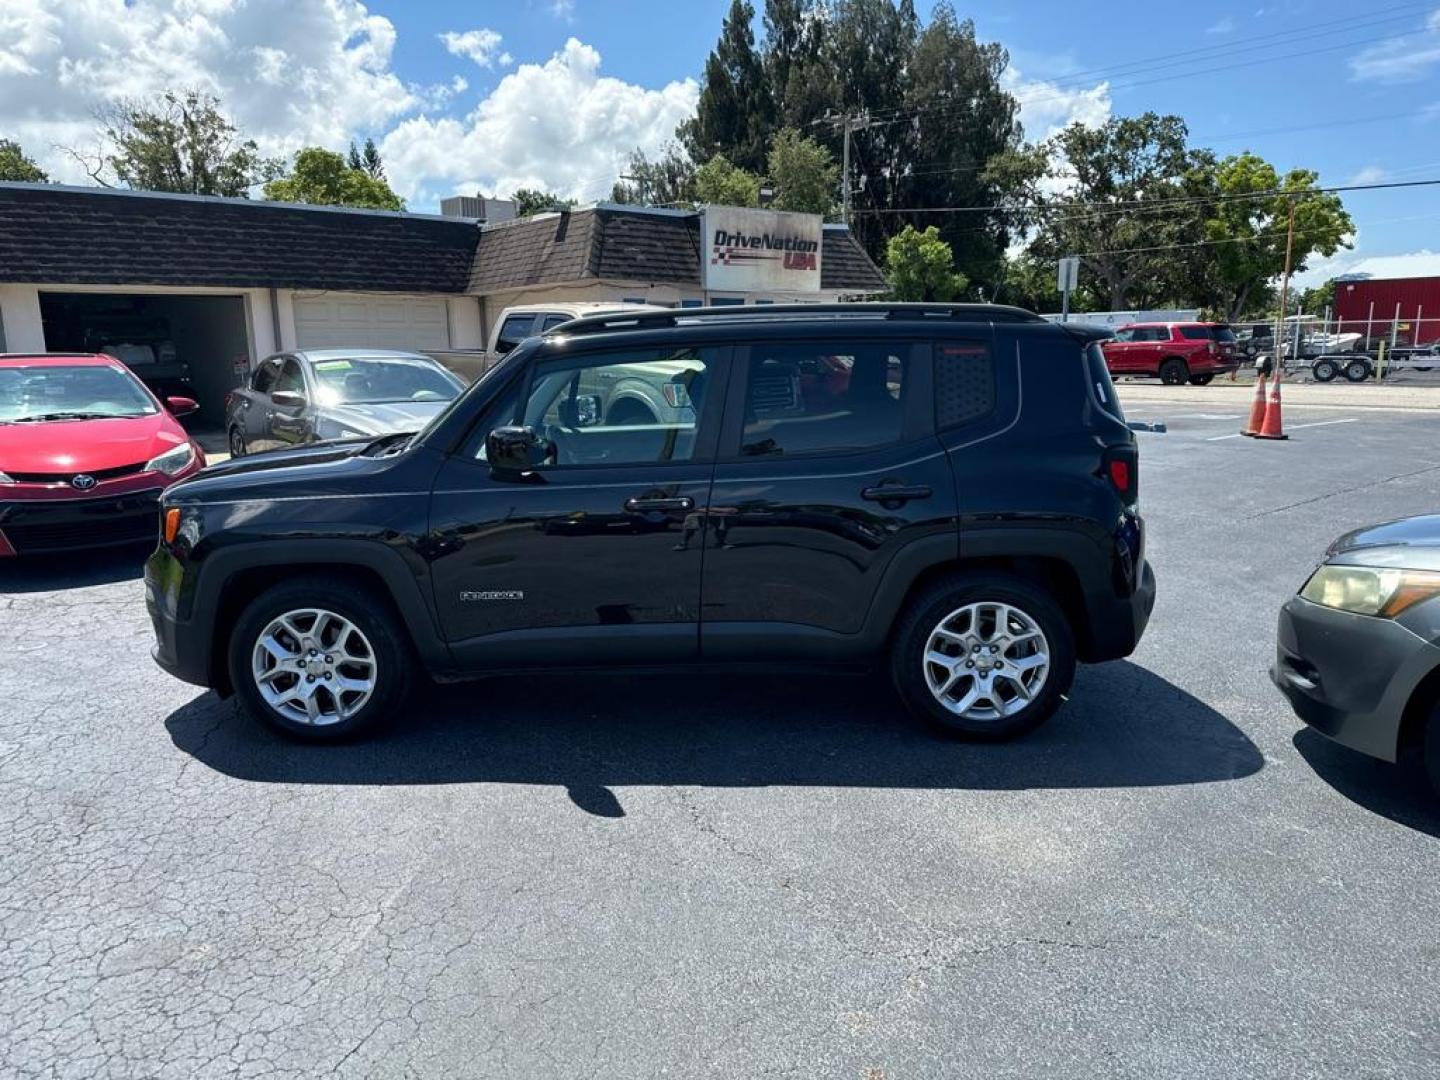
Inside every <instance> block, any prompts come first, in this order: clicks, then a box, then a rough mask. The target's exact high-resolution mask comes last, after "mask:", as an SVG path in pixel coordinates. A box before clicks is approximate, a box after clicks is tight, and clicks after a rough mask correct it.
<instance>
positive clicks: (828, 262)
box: [470, 206, 886, 293]
mask: <svg viewBox="0 0 1440 1080" xmlns="http://www.w3.org/2000/svg"><path fill="white" fill-rule="evenodd" d="M584 278H607V279H610V280H623V281H648V282H665V283H673V284H676V285H690V286H693V287H695V288H699V287H700V216H699V215H698V214H695V213H690V212H685V211H678V210H671V211H663V210H661V211H657V210H642V209H638V208H620V207H614V206H599V207H594V208H591V209H586V210H572V211H569V212H568V213H560V214H546V215H543V216H540V217H535V218H528V219H524V220H521V221H514V222H504V223H502V224H498V225H492V226H488V227H486V228H484V229H482V230H481V232H480V246H479V249H478V250H477V252H476V255H475V269H474V272H473V273H472V274H471V277H470V291H471V292H477V293H492V292H499V291H501V290H504V289H512V288H519V287H522V286H526V285H554V284H559V283H561V282H569V281H579V280H582V279H584ZM820 279H821V280H820V286H821V288H823V289H833V290H843V291H850V292H879V291H881V290H883V289H885V288H886V284H885V278H884V276H883V275H882V274H881V273H880V271H879V269H878V268H877V267H876V266H875V264H874V263H873V262H871V261H870V257H869V256H868V255H866V254H865V250H864V249H863V248H862V247H861V246H860V245H859V244H858V243H857V242H856V240H855V238H854V236H852V235H851V233H850V231H849V230H848V229H845V228H843V227H842V228H836V227H833V226H826V228H825V231H824V237H823V243H822V245H821V250H820Z"/></svg>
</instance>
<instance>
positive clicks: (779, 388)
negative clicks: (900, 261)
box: [740, 340, 911, 457]
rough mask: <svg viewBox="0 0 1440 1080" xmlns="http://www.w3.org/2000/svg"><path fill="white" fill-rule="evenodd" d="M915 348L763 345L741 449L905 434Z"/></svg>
mask: <svg viewBox="0 0 1440 1080" xmlns="http://www.w3.org/2000/svg"><path fill="white" fill-rule="evenodd" d="M910 354H911V349H910V347H909V346H908V345H904V344H895V345H889V344H880V343H873V342H865V341H862V342H856V341H853V340H852V341H836V342H814V343H810V342H806V343H799V344H777V345H757V346H755V347H753V348H752V349H751V350H750V361H749V367H748V370H747V372H746V375H747V378H746V387H745V406H744V408H745V413H744V427H743V430H742V432H741V440H740V454H741V456H742V457H760V456H777V455H784V456H786V457H791V456H796V455H802V454H822V453H831V452H844V451H853V450H866V449H870V448H872V447H877V446H885V445H888V444H891V443H897V442H899V441H900V440H901V437H902V433H903V430H904V417H905V395H906V388H907V386H908V384H909V382H910V378H909V374H910V373H909V372H908V371H907V368H908V366H909V357H910Z"/></svg>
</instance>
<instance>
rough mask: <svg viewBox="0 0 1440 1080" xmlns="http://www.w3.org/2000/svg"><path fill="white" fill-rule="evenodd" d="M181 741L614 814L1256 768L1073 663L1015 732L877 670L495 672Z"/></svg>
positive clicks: (1140, 677) (1115, 675)
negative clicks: (709, 801)
mask: <svg viewBox="0 0 1440 1080" xmlns="http://www.w3.org/2000/svg"><path fill="white" fill-rule="evenodd" d="M165 726H166V728H167V729H168V730H169V732H170V737H171V739H172V740H173V741H174V743H175V745H176V746H177V747H178V748H179V749H181V750H182V751H184V752H185V753H187V754H190V755H192V756H193V757H195V758H196V759H197V760H199V761H200V762H202V763H203V764H205V765H207V766H209V767H210V768H212V769H215V770H217V771H218V772H221V773H224V774H226V775H228V776H233V777H236V778H238V779H242V780H250V781H261V782H274V783H285V784H462V783H518V784H553V785H557V786H560V787H563V788H565V789H566V790H567V792H568V793H569V794H570V797H571V799H572V801H573V802H574V803H575V805H576V806H578V807H579V808H581V809H582V810H585V811H586V812H588V813H593V814H598V815H601V816H608V817H621V816H623V815H624V810H623V808H622V807H621V805H620V803H619V801H618V799H617V798H616V796H615V795H614V793H613V792H612V791H611V788H613V787H627V786H634V785H672V784H681V785H699V786H720V787H750V786H754V787H766V786H777V785H781V786H783V785H790V786H825V787H846V786H855V787H877V788H925V789H945V788H954V789H980V790H1016V789H1026V788H1098V787H1141V786H1152V785H1171V784H1199V783H1211V782H1215V781H1220V780H1233V779H1237V778H1240V777H1244V776H1249V775H1251V774H1252V773H1255V772H1258V771H1259V770H1260V768H1261V766H1262V763H1263V759H1262V757H1261V755H1260V752H1259V751H1258V750H1257V749H1256V748H1255V746H1254V744H1253V743H1251V742H1250V740H1249V739H1248V738H1246V736H1245V735H1244V734H1243V733H1242V732H1241V731H1240V730H1239V729H1238V728H1237V727H1235V725H1233V724H1232V723H1230V721H1229V720H1227V719H1226V718H1225V717H1224V716H1222V715H1221V714H1220V713H1218V712H1216V711H1215V710H1213V709H1211V708H1210V707H1209V706H1207V705H1205V704H1204V703H1203V702H1201V701H1200V700H1198V699H1197V698H1195V697H1193V696H1191V695H1190V694H1188V693H1186V692H1184V691H1183V690H1180V689H1179V688H1178V687H1176V686H1173V685H1172V684H1170V683H1168V682H1166V681H1165V680H1164V679H1161V678H1160V677H1159V676H1157V675H1155V674H1153V673H1152V672H1150V671H1147V670H1146V669H1144V668H1142V667H1138V666H1136V665H1135V664H1131V663H1129V662H1125V661H1120V662H1116V663H1110V664H1104V665H1100V666H1096V667H1089V668H1082V669H1081V672H1080V675H1079V678H1078V679H1077V681H1076V685H1075V689H1074V692H1073V694H1072V696H1071V700H1070V701H1069V703H1068V704H1067V705H1066V706H1065V707H1064V708H1063V709H1062V710H1061V712H1060V713H1059V714H1058V715H1057V716H1056V717H1055V718H1054V719H1053V720H1052V721H1051V722H1050V723H1049V724H1047V725H1045V726H1044V727H1042V728H1040V730H1038V731H1036V732H1034V733H1032V734H1031V735H1029V736H1028V737H1026V738H1024V739H1021V740H1019V741H1017V742H1013V743H1005V744H995V745H977V744H973V743H972V744H967V743H961V742H955V741H950V740H946V739H942V738H937V737H935V736H933V735H931V734H930V733H929V732H928V731H926V730H924V729H923V728H922V727H920V726H919V725H918V724H917V723H915V722H914V721H912V720H911V719H910V718H909V716H908V715H907V714H906V713H905V711H904V709H903V708H902V707H901V706H900V705H899V703H898V702H897V701H896V699H895V697H894V695H893V694H892V692H891V691H890V689H889V686H888V684H886V683H885V682H884V681H882V680H881V679H879V678H875V677H860V676H844V677H833V676H832V677H826V676H817V675H803V676H802V675H798V674H795V675H785V676H775V675H767V676H759V675H744V676H737V675H734V674H731V675H728V676H727V675H722V674H705V675H699V676H682V675H666V676H643V675H632V676H629V677H622V676H618V675H617V676H611V675H605V676H595V675H565V676H560V675H545V676H543V677H523V678H522V677H505V678H494V679H490V680H486V681H483V682H475V683H468V684H462V685H458V686H449V687H442V688H434V689H431V690H428V691H425V692H422V693H420V694H419V695H417V697H416V698H415V699H414V702H413V703H412V705H411V707H410V709H409V710H408V715H407V716H406V717H405V718H403V719H401V720H399V721H397V722H396V723H394V724H392V725H391V726H390V727H388V728H386V729H383V730H381V731H378V732H376V733H375V734H374V735H373V736H372V737H370V738H368V739H365V740H362V741H358V742H354V743H349V744H340V745H329V746H312V745H305V744H299V743H296V742H293V741H290V740H288V739H285V738H284V737H283V736H280V735H278V734H275V733H273V732H271V731H269V730H268V729H266V728H264V727H262V726H261V725H259V724H256V723H254V722H252V721H251V720H249V719H248V718H247V717H245V716H244V715H243V714H241V713H240V711H239V710H238V708H236V707H235V706H234V705H233V704H232V703H231V702H224V701H221V700H220V699H219V698H218V697H216V696H215V695H214V694H213V693H208V694H205V695H204V696H202V697H199V698H196V699H195V700H193V701H191V702H190V703H189V704H187V705H185V706H184V707H183V708H181V709H179V710H177V711H176V712H174V713H173V714H171V715H170V717H169V718H168V719H167V720H166V722H165Z"/></svg>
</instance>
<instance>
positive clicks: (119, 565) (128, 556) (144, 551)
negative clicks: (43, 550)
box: [0, 540, 155, 593]
mask: <svg viewBox="0 0 1440 1080" xmlns="http://www.w3.org/2000/svg"><path fill="white" fill-rule="evenodd" d="M154 547H155V542H154V541H153V540H149V541H145V542H144V543H140V544H133V545H128V546H126V547H118V548H103V549H101V550H99V551H71V552H67V553H65V554H61V555H33V556H26V557H23V558H19V559H5V560H0V593H38V592H59V591H60V590H62V589H83V588H87V587H89V586H92V585H111V584H114V583H115V582H117V581H130V580H132V579H134V578H138V577H139V576H140V575H141V574H143V573H144V572H145V559H146V558H147V557H148V556H149V554H150V552H151V551H152V550H154Z"/></svg>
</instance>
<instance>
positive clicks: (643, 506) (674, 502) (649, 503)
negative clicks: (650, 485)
mask: <svg viewBox="0 0 1440 1080" xmlns="http://www.w3.org/2000/svg"><path fill="white" fill-rule="evenodd" d="M625 509H626V510H628V511H630V513H632V514H643V513H646V512H647V511H650V510H694V509H695V500H694V499H692V498H690V496H688V495H679V496H675V497H673V498H671V497H660V496H657V497H654V498H652V497H650V496H641V495H632V496H631V497H630V498H628V499H626V500H625Z"/></svg>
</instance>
